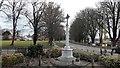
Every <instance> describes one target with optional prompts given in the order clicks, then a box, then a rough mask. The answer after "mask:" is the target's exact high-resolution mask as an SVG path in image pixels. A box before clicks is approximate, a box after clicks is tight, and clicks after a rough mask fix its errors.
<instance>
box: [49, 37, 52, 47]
mask: <svg viewBox="0 0 120 68" xmlns="http://www.w3.org/2000/svg"><path fill="white" fill-rule="evenodd" d="M52 41H53V37H52V36H50V37H49V44H50V46H52Z"/></svg>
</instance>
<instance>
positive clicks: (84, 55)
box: [73, 49, 100, 61]
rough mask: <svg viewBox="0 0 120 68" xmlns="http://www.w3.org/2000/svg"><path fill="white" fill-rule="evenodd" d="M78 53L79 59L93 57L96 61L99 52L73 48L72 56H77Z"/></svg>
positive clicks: (89, 59) (87, 59)
mask: <svg viewBox="0 0 120 68" xmlns="http://www.w3.org/2000/svg"><path fill="white" fill-rule="evenodd" d="M79 55H80V59H81V60H86V61H92V59H94V61H98V59H99V56H100V54H98V53H95V52H87V51H82V50H78V49H75V50H74V52H73V56H74V57H76V58H77V57H79Z"/></svg>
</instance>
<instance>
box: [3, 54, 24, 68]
mask: <svg viewBox="0 0 120 68" xmlns="http://www.w3.org/2000/svg"><path fill="white" fill-rule="evenodd" d="M23 61H24V56H23V54H22V53H15V54H6V55H2V66H12V65H15V64H18V63H22V62H23Z"/></svg>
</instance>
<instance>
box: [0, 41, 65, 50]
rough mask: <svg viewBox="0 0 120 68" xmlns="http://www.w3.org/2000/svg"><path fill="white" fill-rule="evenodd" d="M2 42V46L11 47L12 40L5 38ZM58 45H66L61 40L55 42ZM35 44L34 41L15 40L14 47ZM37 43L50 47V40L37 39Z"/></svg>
mask: <svg viewBox="0 0 120 68" xmlns="http://www.w3.org/2000/svg"><path fill="white" fill-rule="evenodd" d="M0 43H2V48H3V49H5V48H9V47H10V44H11V40H6V41H5V40H4V41H0ZM55 43H56V45H58V46H64V44H63V43H59V42H55ZM32 44H33V41H15V42H14V47H15V48H26V47H28V46H30V45H32ZM37 44H42V45H44V47H49V44H48V41H37Z"/></svg>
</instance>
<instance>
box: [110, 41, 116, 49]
mask: <svg viewBox="0 0 120 68" xmlns="http://www.w3.org/2000/svg"><path fill="white" fill-rule="evenodd" d="M113 46H116V40H113V41H112V45H111V48H112V47H113Z"/></svg>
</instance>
